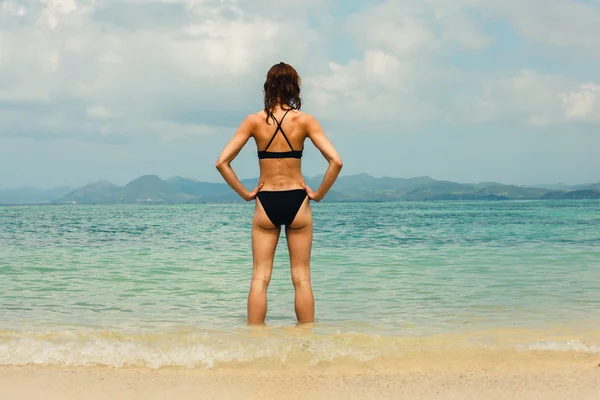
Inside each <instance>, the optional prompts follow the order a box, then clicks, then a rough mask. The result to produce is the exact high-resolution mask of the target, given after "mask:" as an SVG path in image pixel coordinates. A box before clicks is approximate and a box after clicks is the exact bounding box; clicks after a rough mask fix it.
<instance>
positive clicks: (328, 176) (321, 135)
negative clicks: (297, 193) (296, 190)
mask: <svg viewBox="0 0 600 400" xmlns="http://www.w3.org/2000/svg"><path fill="white" fill-rule="evenodd" d="M308 118H309V119H308V122H307V132H308V137H309V138H310V140H311V141H312V142H313V144H314V145H315V147H316V148H317V149H319V151H320V152H321V154H322V155H323V157H325V159H326V160H327V161H328V162H329V167H328V168H327V171H325V176H323V181H322V182H321V185H320V186H319V188H318V189H317V191H316V192H314V191H313V190H312V189H311V188H309V187H308V185H306V183H304V182H303V183H302V187H303V188H304V189H305V190H306V192H307V194H308V197H309V198H310V199H311V200H314V201H321V200H322V199H323V197H325V195H326V194H327V192H328V191H329V189H331V186H333V183H334V182H335V180H336V179H337V177H338V175H339V173H340V171H341V170H342V166H343V164H342V159H341V158H340V155H339V154H338V153H337V151H336V150H335V147H333V144H331V142H330V141H329V139H327V136H325V132H323V128H321V125H320V124H319V122H318V121H317V120H316V118H314V117H312V116H309V117H308Z"/></svg>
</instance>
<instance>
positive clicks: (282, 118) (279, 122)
mask: <svg viewBox="0 0 600 400" xmlns="http://www.w3.org/2000/svg"><path fill="white" fill-rule="evenodd" d="M289 112H290V110H287V111H286V112H285V114H283V117H281V121H278V120H277V118H275V115H274V114H271V116H272V117H273V119H274V120H275V122H277V129H275V133H274V134H273V136H272V137H271V140H269V144H267V147H265V149H264V150H263V151H267V149H268V148H269V146H271V143H273V139H275V136H277V132H280V131H281V134H282V135H283V138H284V139H285V141H286V142H287V144H288V146H290V149H292V151H294V148H293V147H292V144H291V143H290V141H289V139H288V137H287V136H286V134H285V132H284V131H283V129H282V128H281V124H282V123H283V120H284V119H285V116H286V115H287V114H288V113H289Z"/></svg>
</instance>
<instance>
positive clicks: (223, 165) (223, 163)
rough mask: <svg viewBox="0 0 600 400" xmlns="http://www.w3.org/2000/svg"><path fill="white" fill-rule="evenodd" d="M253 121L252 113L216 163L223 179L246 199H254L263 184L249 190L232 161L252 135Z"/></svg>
mask: <svg viewBox="0 0 600 400" xmlns="http://www.w3.org/2000/svg"><path fill="white" fill-rule="evenodd" d="M253 121H254V118H253V116H252V115H250V116H248V117H246V119H245V120H244V121H243V122H242V123H241V124H240V126H239V127H238V129H237V131H236V132H235V135H234V136H233V139H231V140H230V141H229V143H227V146H225V148H224V149H223V151H222V152H221V155H220V156H219V158H218V159H217V164H216V167H217V169H218V170H219V172H220V173H221V175H222V176H223V179H225V182H227V184H228V185H229V186H231V188H232V189H233V190H235V192H236V193H237V194H239V195H240V196H241V197H242V199H244V200H246V201H250V200H253V199H254V198H255V197H256V194H257V193H258V191H259V190H260V189H261V187H262V185H263V184H262V183H260V184H259V185H258V187H256V188H255V189H254V190H253V191H251V192H248V189H246V187H245V186H244V185H243V184H242V182H240V180H239V179H238V177H237V175H236V174H235V172H234V171H233V168H231V162H232V161H233V160H234V159H235V157H236V156H237V155H238V153H239V152H240V150H242V148H243V147H244V145H245V144H246V142H248V139H250V137H251V136H252V130H253V128H254V122H253Z"/></svg>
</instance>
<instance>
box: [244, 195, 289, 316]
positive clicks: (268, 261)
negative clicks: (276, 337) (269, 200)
mask: <svg viewBox="0 0 600 400" xmlns="http://www.w3.org/2000/svg"><path fill="white" fill-rule="evenodd" d="M280 232H281V228H280V227H275V225H273V224H272V223H271V221H270V220H269V217H267V214H266V213H265V210H264V209H263V207H262V205H261V204H260V201H259V200H258V199H256V209H255V210H254V219H253V220H252V257H253V259H254V270H253V272H252V282H251V283H250V294H249V295H248V324H250V325H262V324H264V323H265V317H266V315H267V289H268V287H269V282H270V281H271V273H272V272H273V259H274V258H275V248H276V247H277V242H278V241H279V234H280Z"/></svg>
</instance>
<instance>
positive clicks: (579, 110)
mask: <svg viewBox="0 0 600 400" xmlns="http://www.w3.org/2000/svg"><path fill="white" fill-rule="evenodd" d="M560 97H561V99H562V104H563V107H564V111H565V115H566V117H567V118H570V119H574V120H583V121H592V120H596V121H599V122H600V99H598V98H599V97H600V85H597V84H593V83H588V84H584V85H581V86H580V87H579V90H576V91H572V92H569V93H564V94H561V95H560Z"/></svg>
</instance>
